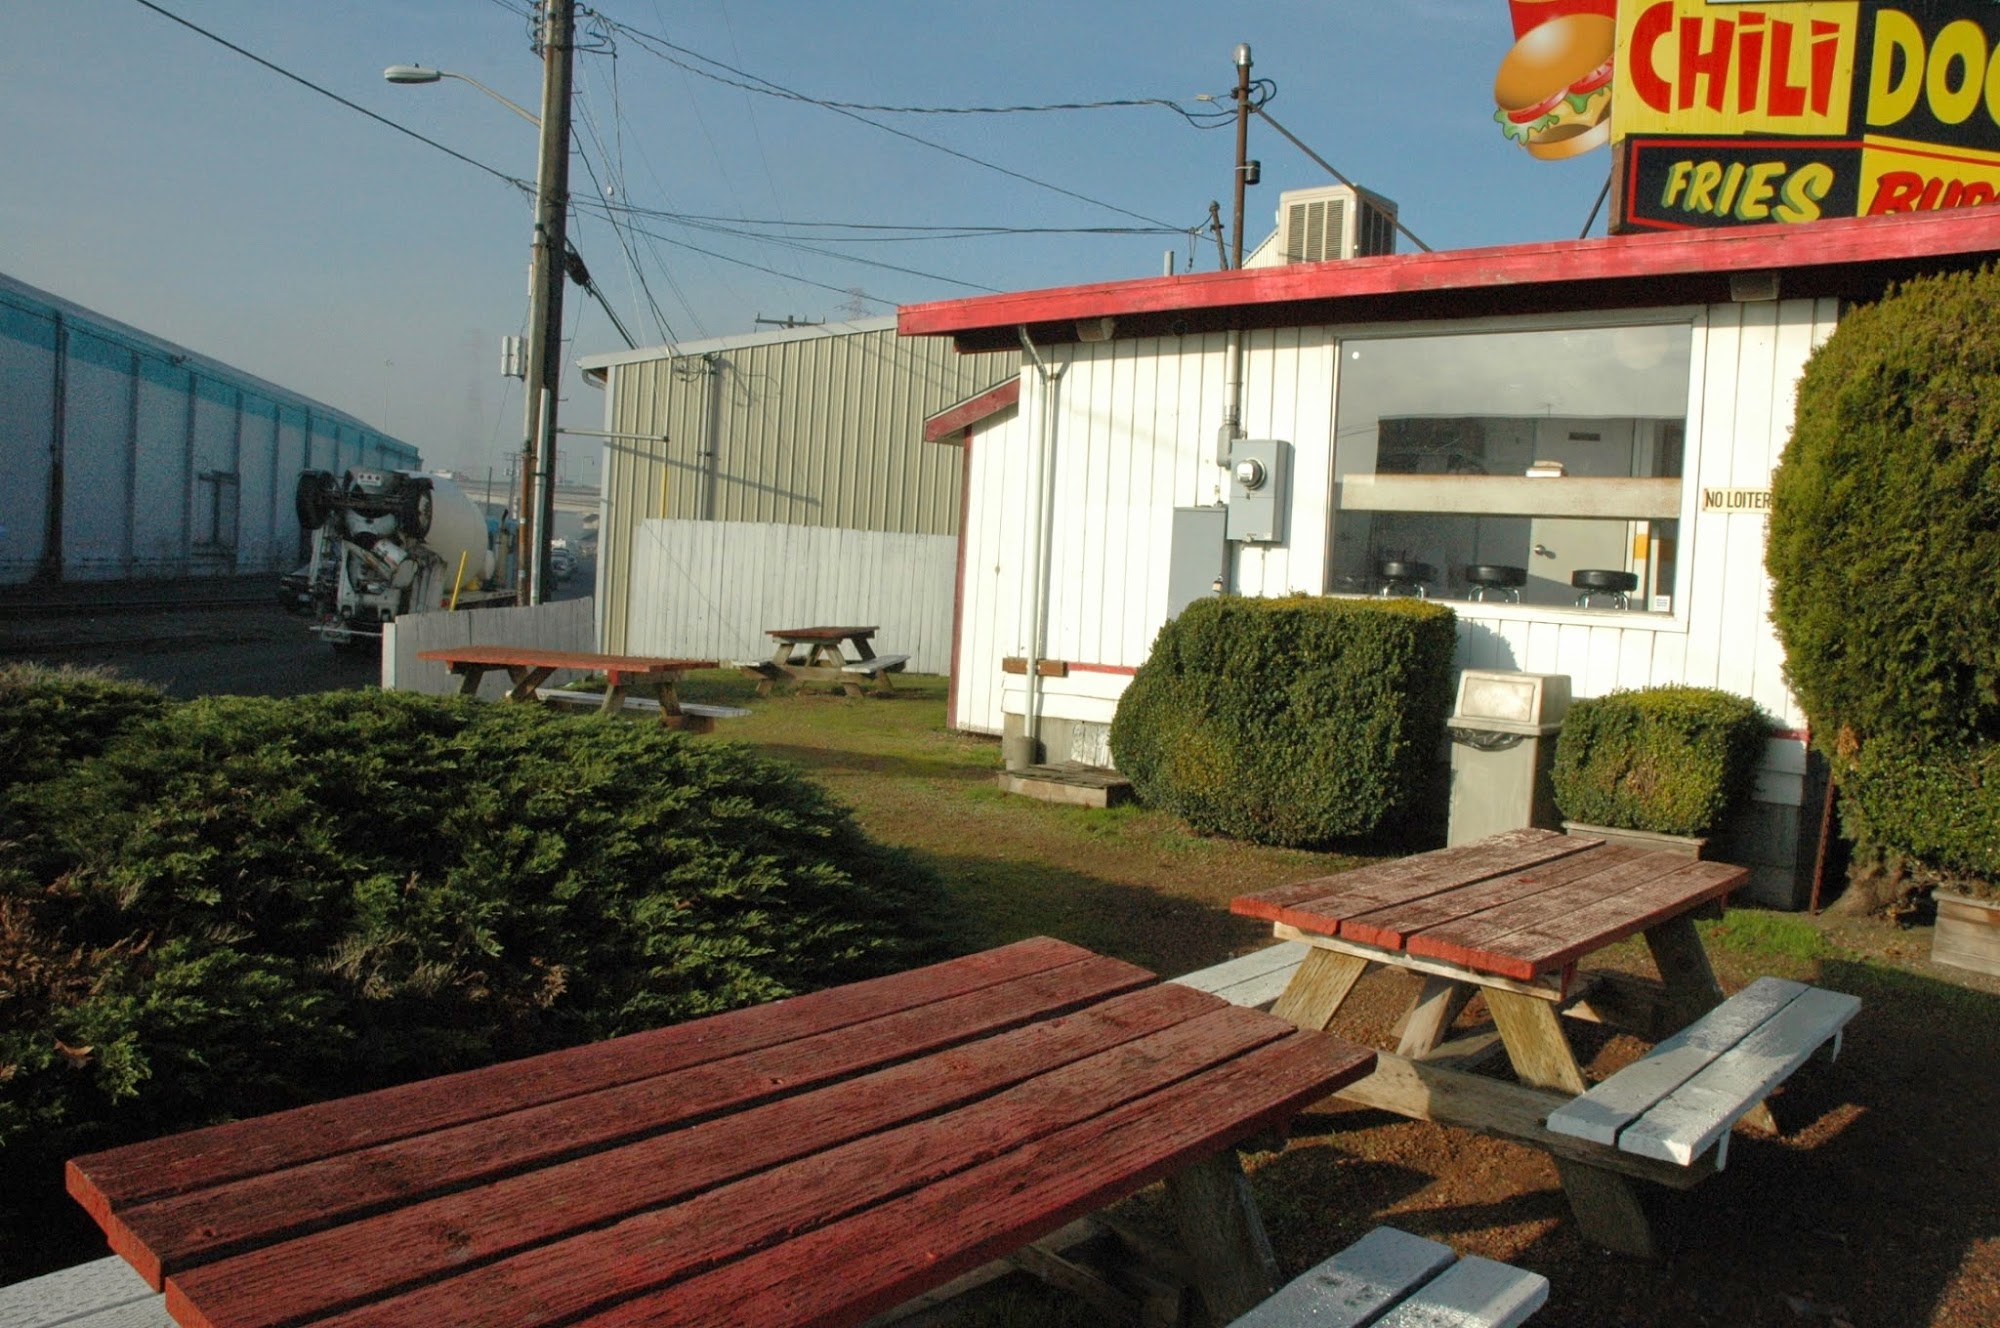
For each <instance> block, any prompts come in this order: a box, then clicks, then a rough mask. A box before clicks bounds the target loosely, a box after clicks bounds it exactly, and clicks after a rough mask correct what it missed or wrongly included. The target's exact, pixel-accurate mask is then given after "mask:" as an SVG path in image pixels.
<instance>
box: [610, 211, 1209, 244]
mask: <svg viewBox="0 0 2000 1328" xmlns="http://www.w3.org/2000/svg"><path fill="white" fill-rule="evenodd" d="M605 206H606V208H607V210H612V211H620V212H626V213H630V214H631V215H633V216H639V217H653V218H656V219H658V220H661V221H673V222H679V223H682V224H685V225H690V226H704V227H706V226H715V227H730V226H772V227H783V228H785V229H789V230H848V231H889V232H894V234H889V235H882V236H865V237H864V236H854V237H849V236H837V235H829V236H824V237H822V239H821V242H822V243H825V244H839V243H848V244H855V243H895V242H899V241H914V240H925V239H944V240H955V239H979V238H982V237H985V236H1006V235H1185V234H1187V233H1188V230H1189V229H1190V228H1189V227H1186V226H993V225H988V224H985V223H982V222H965V223H962V224H959V225H946V226H918V225H913V224H907V223H903V222H882V221H796V220H791V219H778V218H770V217H724V216H716V215H713V214H710V213H701V212H668V211H664V210H661V209H657V208H645V207H639V206H637V205H635V204H630V203H626V204H606V205H605Z"/></svg>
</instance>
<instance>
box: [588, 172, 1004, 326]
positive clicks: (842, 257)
mask: <svg viewBox="0 0 2000 1328" xmlns="http://www.w3.org/2000/svg"><path fill="white" fill-rule="evenodd" d="M571 203H572V204H573V205H574V206H576V207H577V208H579V209H584V208H586V207H587V208H588V209H589V210H590V211H593V212H600V213H602V212H608V211H610V208H609V206H608V205H607V204H602V203H598V202H596V201H595V200H593V201H592V202H591V203H589V204H588V205H586V204H584V203H583V202H582V201H581V200H579V199H576V198H574V197H572V199H571ZM628 224H629V223H628ZM632 229H633V230H635V231H637V232H638V233H639V234H641V235H651V236H653V238H655V239H658V240H662V241H665V242H666V243H668V244H673V245H679V246H680V247H681V248H683V249H692V250H693V251H694V252H695V253H698V254H709V256H710V257H719V258H723V259H724V261H725V262H738V261H739V260H736V259H731V258H728V257H726V256H725V255H720V254H714V253H711V251H709V250H707V249H702V248H698V247H696V246H695V245H691V244H688V243H686V242H685V241H681V240H675V239H672V238H670V237H668V236H664V235H661V234H659V233H658V232H657V231H649V230H646V229H645V228H643V227H639V226H633V227H632ZM696 229H706V230H710V231H713V232H715V233H717V234H721V235H730V236H734V237H735V238H737V239H739V240H753V241H755V242H757V243H758V244H775V245H779V246H781V247H783V248H786V249H796V250H798V251H799V252H800V253H805V254H816V255H818V256H819V257H821V258H831V259H834V260H836V261H838V262H842V263H856V264H859V265H860V266H862V267H873V268H880V269H882V270H883V271H885V272H899V273H901V274H903V275H904V276H909V277H922V278H923V279H924V280H926V281H942V282H945V283H947V284H949V285H953V286H963V287H965V289H967V290H976V291H985V292H986V293H988V294H991V295H998V294H1000V292H999V291H998V290H996V289H994V288H993V287H991V286H981V285H979V284H978V283H977V282H972V281H960V280H959V279H958V278H956V277H947V276H944V275H943V274H941V273H937V272H925V271H923V270H922V269H920V268H914V267H902V266H900V265H898V264H895V263H883V262H880V261H877V260H875V259H871V258H856V257H855V256H854V255H852V254H836V253H829V252H828V251H826V250H824V249H820V248H816V247H814V246H813V245H809V244H805V243H803V242H801V241H799V240H791V239H786V238H784V237H783V236H777V235H758V234H751V233H748V232H743V231H732V230H729V229H727V228H725V227H719V226H711V227H697V228H696ZM741 265H742V266H744V267H757V265H756V264H755V263H743V264H741ZM757 270H758V271H760V272H769V273H771V275H773V276H780V277H782V276H786V275H787V274H786V273H783V272H778V271H776V270H774V269H772V268H757ZM790 279H791V280H795V281H805V278H804V277H792V278H790ZM806 284H807V285H809V286H819V287H820V289H822V290H835V289H838V290H839V291H840V293H841V294H842V295H846V294H848V291H847V290H846V288H845V287H833V286H825V285H821V283H819V282H816V281H807V282H806ZM877 303H878V304H879V303H887V302H886V301H877Z"/></svg>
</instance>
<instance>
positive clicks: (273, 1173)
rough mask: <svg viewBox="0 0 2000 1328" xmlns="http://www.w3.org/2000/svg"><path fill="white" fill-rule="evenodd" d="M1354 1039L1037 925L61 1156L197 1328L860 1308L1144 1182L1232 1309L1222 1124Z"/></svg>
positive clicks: (836, 1319)
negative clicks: (691, 1016) (1164, 1199)
mask: <svg viewBox="0 0 2000 1328" xmlns="http://www.w3.org/2000/svg"><path fill="white" fill-rule="evenodd" d="M1373 1062H1374V1054H1373V1053H1372V1052H1370V1051H1368V1050H1367V1049H1365V1048H1361V1047H1357V1046H1354V1045H1353V1044H1351V1043H1348V1042H1345V1041H1343V1040H1342V1039H1339V1038H1336V1037H1333V1036H1331V1035H1328V1034H1324V1033H1310V1032H1304V1031H1301V1030H1298V1029H1295V1028H1293V1027H1292V1026H1291V1025H1290V1024H1287V1023H1285V1022H1284V1021H1283V1020H1279V1019H1276V1018H1273V1017H1271V1016H1269V1015H1266V1014H1262V1013H1259V1012H1257V1011H1254V1010H1248V1009H1244V1008H1241V1007H1236V1006H1231V1005H1229V1004H1228V1003H1226V1002H1224V1001H1221V1000H1219V999H1217V998H1215V997H1211V996H1207V995H1205V994H1203V993H1199V992H1195V991H1191V990H1189V989H1188V988H1186V987H1183V986H1177V985H1173V984H1167V983H1160V982H1158V981H1157V980H1155V979H1154V977H1153V975H1152V974H1150V973H1148V972H1146V971H1145V970H1143V969H1140V968H1136V967H1134V966H1133V965H1130V964H1127V963H1123V962H1121V961H1118V960H1114V959H1109V958H1105V957H1103V956H1099V955H1096V954H1092V953H1091V952H1090V951H1088V950H1084V949H1081V948H1079V947H1077V946H1074V945H1069V944H1066V943H1063V942H1060V941H1054V940H1049V939H1046V938H1043V939H1036V940H1031V941H1023V942H1019V943H1017V944H1014V945H1010V946H1005V947H1002V948H1000V949H997V950H990V951H986V952H983V953H981V954H976V955H971V956H967V957H965V958H962V959H956V960H952V961H950V962H947V963H944V964H938V965H933V966H931V967H929V968H924V969H917V970H913V971H911V972H907V973H901V974H897V975H894V976H891V977H884V978H877V979H872V980H868V981H863V982H857V983H852V984H849V985H846V986H842V987H835V988H830V989H827V990H824V991H820V992H816V993H813V994H811V995H806V996H799V997H794V998H791V999H788V1000H782V1001H776V1002H772V1003H769V1004H766V1005H761V1006H756V1007H752V1008H749V1009H743V1010H737V1011H733V1012H730V1013H728V1014H722V1015H716V1016H712V1017H709V1018H704V1019H697V1020H693V1021H691V1022H688V1023H684V1024H678V1025H674V1026H671V1027H667V1028H662V1029H658V1030H655V1031H652V1032H646V1033H637V1034H633V1035H630V1036H627V1037H622V1038H617V1039H613V1040H611V1041H607V1042H601V1043H596V1044H592V1045H588V1046H582V1047H576V1048H571V1049H568V1050H564V1051H558V1052H552V1053H549V1054H546V1055H542V1056H536V1057H531V1058H529V1059H526V1060H522V1061H514V1062H509V1063H504V1064H500V1065H495V1066H492V1067H489V1068H486V1069H481V1070H473V1071H468V1072H465V1073H461V1074H453V1075H447V1076H442V1077H440V1078H436V1079H431V1080H425V1081H422V1082H418V1083H413V1084H407V1085H404V1086H401V1087H397V1088H389V1089H384V1090H380V1091H378V1092H374V1093H367V1094H363V1095H360V1096H357V1097H352V1098H345V1099H341V1100H339V1101H334V1102H328V1103H322V1104H318V1105H313V1106H306V1107H300V1108H296V1109H294V1110H291V1111H285V1112H279V1113H276V1114H274V1115H270V1116H264V1117H258V1118H255V1119H250V1120H243V1121H237V1122H233V1123H230V1124H226V1125H219V1126H215V1127H212V1128H209V1129H204V1130H196V1131H193V1132H190V1133H187V1134H182V1135H176V1136H172V1137H169V1138H166V1139H161V1140H156V1141H152V1142H147V1143H140V1144H134V1145H130V1146H127V1147H123V1148H116V1149H112V1150H109V1151H106V1152H102V1153H96V1154H92V1155H90V1156H87V1157H80V1158H76V1159H73V1160H72V1161H71V1162H70V1163H69V1168H68V1173H67V1179H68V1186H69V1191H70V1193H71V1195H72V1196H74V1197H75V1198H76V1199H77V1200H78V1201H79V1202H80V1203H81V1204H82V1205H83V1206H84V1208H85V1209H86V1210H87V1211H88V1212H89V1213H90V1214H91V1216H92V1217H93V1218H95V1219H96V1220H97V1222H98V1224H99V1225H100V1226H101V1227H102V1228H103V1229H104V1231H105V1233H106V1235H107V1237H108V1238H109V1240H110V1243H111V1247H112V1249H113V1250H114V1251H115V1252H116V1253H118V1254H119V1255H121V1256H123V1257H124V1258H125V1259H126V1260H127V1261H128V1262H130V1263H131V1265H132V1266H133V1267H134V1268H135V1269H136V1270H137V1271H138V1273H139V1275H140V1276H141V1277H142V1278H143V1279H144V1280H145V1282H146V1284H147V1285H148V1286H150V1287H153V1288H155V1289H163V1290H164V1292H165V1296H166V1299H165V1306H166V1309H167V1312H168V1313H169V1314H170V1315H171V1316H172V1317H173V1319H174V1320H175V1322H177V1323H179V1324H181V1325H184V1328H198V1326H200V1328H278V1326H279V1325H287V1324H295V1323H298V1324H302V1323H306V1322H310V1323H313V1324H314V1325H316V1328H419V1326H420V1325H421V1326H422V1328H432V1326H433V1325H436V1324H440V1323H451V1324H455V1325H494V1328H499V1326H500V1325H507V1326H508V1328H536V1326H537V1325H544V1324H551V1325H552V1324H563V1325H588V1326H589V1328H612V1325H620V1326H621V1328H631V1326H636V1325H640V1324H658V1325H666V1324H672V1325H676V1326H677V1328H693V1326H694V1325H702V1324H757V1325H760V1326H765V1325H768V1326H770V1328H784V1326H785V1325H803V1324H819V1325H839V1324H860V1323H863V1322H865V1321H866V1320H868V1319H869V1318H870V1317H871V1316H873V1315H876V1314H879V1313H882V1312H884V1311H887V1310H890V1309H892V1308H894V1307H896V1306H898V1305H900V1304H902V1303H904V1302H906V1301H908V1300H910V1299H912V1298H914V1297H918V1296H920V1295H922V1294H924V1293H926V1292H928V1291H930V1290H931V1289H933V1288H936V1287H940V1286H942V1285H944V1284H946V1283H948V1282H950V1281H952V1280H953V1279H954V1278H957V1277H959V1276H960V1275H961V1274H964V1273H967V1272H969V1271H972V1270H975V1269H977V1268H979V1267H981V1266H982V1265H985V1264H987V1263H989V1262H990V1261H992V1260H995V1259H999V1258H1003V1257H1007V1256H1010V1255H1015V1256H1017V1257H1018V1256H1023V1255H1025V1254H1027V1252H1028V1251H1029V1250H1031V1249H1032V1242H1035V1241H1037V1240H1039V1239H1041V1238H1043V1237H1045V1236H1048V1235H1050V1234H1051V1233H1054V1232H1056V1231H1058V1230H1060V1229H1062V1228H1064V1227H1065V1226H1066V1225H1068V1224H1070V1223H1072V1222H1074V1221H1076V1220H1077V1219H1079V1218H1082V1217H1085V1216H1087V1215H1089V1214H1091V1213H1093V1212H1095V1211H1096V1210H1098V1209H1100V1208H1102V1207H1104V1206H1106V1205H1108V1204H1110V1203H1113V1202H1115V1201H1116V1200H1118V1199H1121V1198H1124V1197H1126V1196H1128V1195H1130V1194H1133V1193H1135V1192H1137V1191H1138V1190H1140V1189H1142V1188H1144V1187H1145V1186H1146V1185H1148V1184H1150V1183H1152V1182H1154V1181H1157V1180H1161V1179H1165V1180H1166V1181H1167V1188H1168V1194H1169V1197H1170V1201H1171V1206H1172V1207H1173V1208H1174V1210H1175V1212H1176V1214H1177V1220H1178V1226H1179V1229H1180V1233H1181V1240H1182V1243H1183V1244H1184V1245H1185V1246H1186V1250H1185V1257H1186V1263H1187V1267H1188V1268H1189V1269H1190V1274H1189V1275H1190V1277H1191V1280H1192V1282H1193V1285H1194V1287H1195V1289H1196V1291H1197V1292H1198V1293H1199V1294H1200V1296H1201V1298H1202V1300H1203V1301H1204V1303H1205V1304H1206V1306H1207V1309H1208V1312H1209V1313H1210V1315H1211V1316H1212V1317H1213V1318H1214V1319H1216V1320H1217V1321H1227V1320H1228V1319H1229V1318H1231V1317H1233V1316H1235V1315H1237V1314H1240V1313H1242V1312H1244V1311H1246V1310H1248V1309H1249V1308H1251V1307H1252V1306H1253V1305H1255V1304H1256V1303H1257V1302H1258V1301H1260V1300H1262V1299H1263V1298H1264V1297H1265V1296H1267V1295H1269V1294H1270V1293H1271V1292H1272V1291H1273V1290H1275V1289H1276V1285H1277V1277H1276V1267H1275V1263H1274V1261H1273V1260H1272V1257H1271V1253H1270V1248H1269V1244H1268V1242H1267V1241H1266V1240H1265V1239H1264V1236H1263V1228H1262V1225H1261V1222H1260V1220H1259V1219H1258V1216H1257V1212H1256V1205H1255V1202H1254V1200H1253V1199H1252V1198H1251V1196H1250V1192H1249V1187H1248V1185H1247V1183H1246V1181H1245V1178H1244V1176H1243V1173H1242V1171H1241V1169H1240V1167H1239V1166H1238V1164H1237V1160H1236V1156H1235V1152H1234V1148H1235V1147H1236V1146H1238V1145H1245V1144H1248V1143H1250V1142H1251V1141H1253V1140H1258V1141H1264V1140H1268V1137H1269V1134H1270V1132H1272V1131H1274V1130H1279V1129H1282V1127H1283V1126H1284V1125H1285V1124H1286V1123H1287V1122H1288V1121H1289V1120H1290V1119H1291V1117H1292V1116H1293V1115H1295V1114H1296V1113H1297V1112H1299V1111H1300V1110H1302V1109H1304V1108H1305V1107H1306V1106H1308V1105H1310V1104H1311V1103H1313V1102H1315V1101H1318V1100H1320V1099H1321V1098H1323V1097H1325V1096H1326V1095H1327V1094H1328V1093H1330V1092H1333V1091H1335V1090H1337V1089H1339V1088H1340V1087H1341V1086H1343V1085H1345V1084H1347V1083H1349V1082H1351V1081H1353V1080H1354V1079H1355V1078H1356V1077H1358V1076H1360V1075H1362V1074H1365V1073H1367V1071H1368V1068H1369V1067H1370V1065H1372V1064H1373ZM1022 1266H1024V1267H1027V1268H1029V1269H1030V1270H1031V1271H1040V1270H1041V1269H1042V1268H1044V1267H1048V1268H1052V1269H1053V1268H1057V1267H1058V1265H1056V1264H1054V1263H1052V1262H1051V1261H1049V1260H1047V1259H1044V1258H1041V1257H1036V1258H1024V1259H1023V1264H1022ZM1061 1272H1062V1275H1063V1277H1064V1280H1066V1281H1069V1282H1071V1283H1075V1282H1077V1281H1078V1280H1079V1278H1080V1277H1081V1273H1080V1272H1079V1271H1078V1270H1076V1269H1068V1268H1063V1269H1061ZM1115 1290H1116V1289H1115V1288H1114V1287H1112V1286H1111V1285H1110V1284H1109V1283H1108V1282H1107V1283H1105V1284H1104V1285H1103V1286H1101V1287H1099V1288H1098V1292H1099V1293H1100V1294H1102V1295H1104V1296H1105V1297H1107V1298H1108V1297H1110V1296H1112V1295H1113V1294H1115Z"/></svg>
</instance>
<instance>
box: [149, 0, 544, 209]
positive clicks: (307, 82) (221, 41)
mask: <svg viewBox="0 0 2000 1328" xmlns="http://www.w3.org/2000/svg"><path fill="white" fill-rule="evenodd" d="M134 3H136V4H138V5H140V6H142V7H144V8H146V9H150V10H152V11H153V12H154V13H155V14H158V15H159V16H160V17H161V18H165V19H171V20H172V21H173V22H175V23H178V24H180V25H181V26H182V27H184V28H186V29H187V30H188V31H189V32H193V33H198V34H199V35H201V36H203V37H206V38H208V39H209V40H210V41H212V42H214V43H215V44H216V45H218V46H223V47H227V48H228V49H229V50H232V51H234V52H236V54H238V55H240V56H242V57H243V58H244V59H246V60H253V61H255V62H256V63H258V64H260V65H262V66H264V68H266V69H268V70H270V71H271V72H272V73H274V74H280V75H283V76H284V77H285V78H288V79H290V80H291V81H292V82H294V83H297V84H298V85H299V86H300V87H304V88H310V89H312V90H313V91H314V92H317V93H318V94H319V95H320V96H322V97H326V98H328V99H330V100H332V101H337V102H339V103H340V104H341V105H342V106H345V107H346V108H347V109H348V110H350V111H357V112H359V113H360V114H362V115H365V116H367V117H368V118H369V119H371V120H373V121H375V122H376V123H378V124H384V125H387V126H389V128H391V129H393V130H395V131H396V132H397V133H399V134H404V135H407V136H408V137H410V138H414V139H416V140H417V142H419V143H422V144H423V145H425V146H426V147H433V148H436V149H437V150H438V151H439V152H442V153H444V154H445V155H446V156H449V157H456V158H457V159H458V160H460V161H462V162H464V163H465V164H466V165H468V166H475V167H477V168H478V169H480V170H482V171H485V172H486V173H487V174H488V175H490V176H492V177H493V178H494V179H496V180H500V181H503V182H505V183H507V184H510V185H512V186H514V187H515V188H516V189H519V190H521V191H522V192H524V193H528V192H532V190H533V186H532V185H530V184H529V183H528V182H527V181H526V180H523V179H519V178H518V177H516V176H512V175H509V174H507V173H506V172H505V171H502V170H497V169H495V168H494V167H492V166H488V165H487V164H486V163H485V162H483V161H479V160H476V159H474V158H472V157H468V156H466V155H465V154H464V153H463V152H460V151H458V150H457V149H456V148H448V147H446V146H445V145H444V144H442V143H440V142H438V141H437V140H436V139H434V138H426V137H424V136H423V135H422V134H420V133H418V132H417V131H416V130H414V129H411V128H410V127H408V126H407V125H400V124H397V123H396V122H395V121H394V120H391V119H390V118H389V117H388V116H386V115H377V114H376V113H375V112H374V111H371V110H369V109H368V108H367V107H366V106H363V105H360V104H359V103H358V102H352V101H349V100H348V99H347V98H345V97H343V96H341V95H340V94H339V93H338V92H334V91H332V90H331V89H328V88H323V87H321V86H320V85H319V84H317V83H315V82H313V81H312V80H311V79H309V78H305V77H303V76H302V75H299V74H294V73H293V72H292V71H291V70H289V69H286V68H285V67H284V66H283V65H277V64H273V63H271V62H270V61H269V60H266V59H265V58H264V57H263V56H261V55H258V54H256V53H255V52H253V51H246V50H245V49H243V48H242V47H241V46H238V45H237V44H236V43H235V42H233V41H230V40H229V39H228V38H226V37H221V36H218V35H216V34H215V33H213V32H210V31H209V30H208V29H207V28H204V27H202V26H200V25H199V24H196V23H190V22H189V21H188V20H186V19H184V18H182V17H181V16H180V15H179V14H176V13H174V12H172V11H171V10H167V9H163V8H161V7H160V6H159V5H156V4H154V3H153V0H134Z"/></svg>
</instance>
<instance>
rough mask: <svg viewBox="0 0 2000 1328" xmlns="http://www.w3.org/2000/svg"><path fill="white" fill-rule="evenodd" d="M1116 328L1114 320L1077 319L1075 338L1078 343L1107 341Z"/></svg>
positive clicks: (1116, 323) (1115, 320) (1116, 322)
mask: <svg viewBox="0 0 2000 1328" xmlns="http://www.w3.org/2000/svg"><path fill="white" fill-rule="evenodd" d="M1117 328H1118V320H1117V319H1115V318H1079V319H1077V320H1076V336H1077V340H1079V341H1109V340H1111V334H1112V333H1113V332H1114V331H1116V330H1117Z"/></svg>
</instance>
